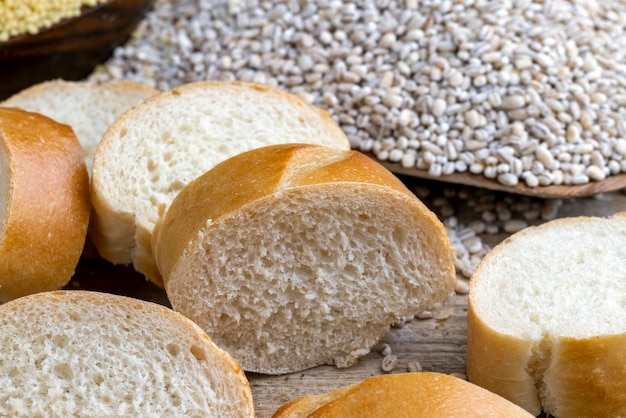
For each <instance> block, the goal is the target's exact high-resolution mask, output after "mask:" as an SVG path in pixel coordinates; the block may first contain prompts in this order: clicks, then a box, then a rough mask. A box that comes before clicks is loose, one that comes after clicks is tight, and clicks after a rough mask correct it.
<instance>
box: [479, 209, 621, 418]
mask: <svg viewBox="0 0 626 418" xmlns="http://www.w3.org/2000/svg"><path fill="white" fill-rule="evenodd" d="M467 374H468V377H469V378H470V380H471V381H472V382H474V383H477V384H479V385H481V386H483V387H485V388H487V389H489V390H492V391H494V392H496V393H499V394H501V395H502V396H504V397H506V398H508V399H510V400H512V401H513V402H515V403H517V404H519V405H521V406H522V407H524V408H525V409H527V410H528V411H530V412H532V413H533V414H535V415H537V414H539V413H540V411H541V410H543V411H545V412H547V413H549V414H551V415H553V416H555V417H596V416H606V417H609V416H610V417H618V416H626V387H625V386H624V384H625V383H624V382H626V217H623V216H614V217H611V218H599V217H576V218H566V219H560V220H555V221H551V222H549V223H546V224H543V225H541V226H538V227H532V228H527V229H525V230H523V231H521V232H519V233H517V234H515V235H513V236H512V237H510V238H509V239H507V240H505V241H504V242H502V243H501V244H500V245H498V246H496V247H495V248H494V249H493V250H492V252H491V253H490V254H488V255H487V256H486V257H485V258H484V259H483V261H482V263H481V264H480V265H479V267H478V269H477V270H476V272H475V273H474V275H473V277H472V279H471V282H470V293H469V311H468V351H467Z"/></svg>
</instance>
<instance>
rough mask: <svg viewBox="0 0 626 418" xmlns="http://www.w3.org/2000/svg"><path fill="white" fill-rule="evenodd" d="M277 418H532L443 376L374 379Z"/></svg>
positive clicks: (304, 402)
mask: <svg viewBox="0 0 626 418" xmlns="http://www.w3.org/2000/svg"><path fill="white" fill-rule="evenodd" d="M272 417H273V418H309V417H311V418H312V417H318V418H322V417H325V418H333V417H336V418H360V417H394V418H433V417H436V418H460V417H462V418H489V417H492V418H503V417H506V418H532V417H533V415H531V414H529V413H528V412H526V411H525V410H523V409H522V408H520V407H519V406H517V405H515V404H514V403H512V402H509V401H507V400H506V399H504V398H502V397H500V396H498V395H496V394H494V393H492V392H489V391H487V390H485V389H483V388H481V387H480V386H476V385H473V384H471V383H469V382H466V381H465V380H462V379H459V378H457V377H453V376H450V375H446V374H441V373H429V372H420V373H399V374H388V375H381V376H374V377H369V378H367V379H365V380H363V381H361V382H358V383H355V384H352V385H348V386H343V387H340V388H339V389H336V390H333V391H331V392H327V393H322V394H319V395H313V396H305V397H302V398H299V399H295V400H293V401H290V402H288V403H286V404H285V405H283V406H281V407H280V408H279V409H278V411H276V413H275V414H274V415H273V416H272Z"/></svg>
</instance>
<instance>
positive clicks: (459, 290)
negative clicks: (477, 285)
mask: <svg viewBox="0 0 626 418" xmlns="http://www.w3.org/2000/svg"><path fill="white" fill-rule="evenodd" d="M454 292H455V293H456V294H457V295H467V293H468V292H469V284H468V283H467V281H465V280H460V279H457V281H456V284H455V286H454Z"/></svg>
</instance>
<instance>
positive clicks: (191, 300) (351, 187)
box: [155, 145, 454, 373]
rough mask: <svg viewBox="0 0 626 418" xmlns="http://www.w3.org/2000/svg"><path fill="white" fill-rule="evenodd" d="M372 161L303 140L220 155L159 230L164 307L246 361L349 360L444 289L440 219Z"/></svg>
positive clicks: (276, 367)
mask: <svg viewBox="0 0 626 418" xmlns="http://www.w3.org/2000/svg"><path fill="white" fill-rule="evenodd" d="M257 165H258V166H257ZM383 170H384V169H383V168H382V167H380V166H379V165H378V163H375V162H374V161H372V160H370V159H369V158H368V157H365V156H363V155H362V154H359V153H357V152H349V151H338V150H332V149H329V148H326V147H314V146H306V145H285V146H275V147H265V148H263V149H257V150H254V151H251V152H249V153H245V154H241V155H239V156H237V157H235V158H234V159H231V160H228V161H226V162H224V163H222V164H220V165H219V166H218V167H216V168H215V169H214V170H211V171H210V172H209V173H207V174H206V175H204V176H202V177H200V178H199V179H197V180H196V181H194V182H193V183H192V184H191V185H189V186H188V187H187V188H185V189H184V191H183V192H181V194H180V195H179V196H178V197H177V199H176V200H175V201H174V203H173V204H172V206H171V207H170V210H169V211H168V212H167V214H166V216H165V218H164V220H163V222H162V223H161V224H160V226H159V228H157V234H156V243H155V254H156V255H157V260H158V261H159V266H160V267H161V268H162V272H163V276H164V280H165V288H166V291H167V294H168V297H169V299H170V301H171V303H172V306H173V307H174V308H175V309H176V310H178V311H180V312H182V313H184V314H185V315H187V316H189V317H190V318H192V319H193V320H194V321H195V322H196V323H198V324H199V325H200V326H201V327H202V328H203V329H205V330H206V331H207V333H208V334H209V335H211V337H212V338H213V339H214V341H216V343H217V344H218V345H220V346H221V347H223V348H224V349H226V350H227V351H229V352H230V353H231V354H233V356H235V358H237V359H238V360H239V361H240V362H241V364H242V367H244V369H246V370H249V371H255V372H261V373H287V372H293V371H297V370H302V369H306V368H309V367H313V366H316V365H320V364H335V365H337V366H339V367H347V366H350V365H352V364H353V363H354V362H356V361H357V359H358V358H359V357H361V356H363V355H364V354H367V353H368V352H369V350H370V348H371V347H372V346H373V345H374V344H375V343H376V342H377V341H379V340H380V338H382V337H383V336H384V334H385V333H386V332H387V331H388V330H389V328H390V326H391V324H393V323H396V322H398V321H399V320H400V318H402V317H405V316H409V315H411V314H415V313H417V312H419V311H421V310H423V309H426V308H428V307H430V306H431V305H432V304H433V303H435V302H443V301H444V300H445V299H446V297H447V296H448V295H449V294H450V293H451V292H452V289H453V286H454V265H453V257H454V255H453V253H452V249H451V247H450V243H449V241H448V240H447V236H446V235H445V230H444V229H443V226H442V225H441V223H440V222H439V221H438V220H437V218H436V217H435V216H434V214H433V213H432V212H430V211H429V210H428V209H426V207H425V206H424V205H423V204H422V203H421V202H420V201H419V200H418V199H417V198H416V197H415V196H414V195H411V193H410V192H409V191H408V190H405V189H402V188H401V187H400V186H401V183H400V182H399V180H397V179H396V178H395V177H393V176H392V175H391V174H390V173H388V172H387V171H386V170H385V171H383ZM226 173H230V174H229V175H227V174H226ZM226 178H228V179H229V181H228V182H227V181H223V180H222V179H226ZM253 190H254V191H253ZM207 202H212V203H211V204H210V205H209V204H207Z"/></svg>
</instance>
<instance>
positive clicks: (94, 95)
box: [0, 79, 159, 173]
mask: <svg viewBox="0 0 626 418" xmlns="http://www.w3.org/2000/svg"><path fill="white" fill-rule="evenodd" d="M158 92H159V91H158V90H157V89H154V88H152V87H150V86H147V85H145V84H142V83H138V82H135V81H131V80H122V81H115V82H107V83H101V84H96V83H93V82H89V81H65V80H60V79H59V80H52V81H46V82H43V83H39V84H36V85H34V86H31V87H29V88H27V89H24V90H22V91H20V92H18V93H16V94H14V95H13V96H11V97H9V98H8V99H6V100H5V101H3V102H2V103H0V106H5V107H19V108H22V109H24V110H28V111H30V112H37V113H41V114H42V115H45V116H48V117H49V118H51V119H54V120H56V121H57V122H60V123H64V124H66V125H69V126H71V127H72V129H74V132H75V133H76V136H77V137H78V140H79V141H80V144H81V146H82V147H83V150H84V153H85V163H86V164H87V171H88V172H89V173H91V165H92V161H93V156H94V154H95V153H96V148H97V146H98V143H99V142H100V140H101V139H102V135H104V133H105V132H106V130H107V129H108V128H109V126H110V125H111V124H112V123H113V121H115V119H117V118H118V117H119V116H120V115H121V114H122V113H124V112H125V111H126V110H128V109H130V108H131V107H132V106H134V105H136V104H137V103H139V102H141V101H143V100H145V99H147V98H148V97H151V96H154V95H155V94H157V93H158Z"/></svg>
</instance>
